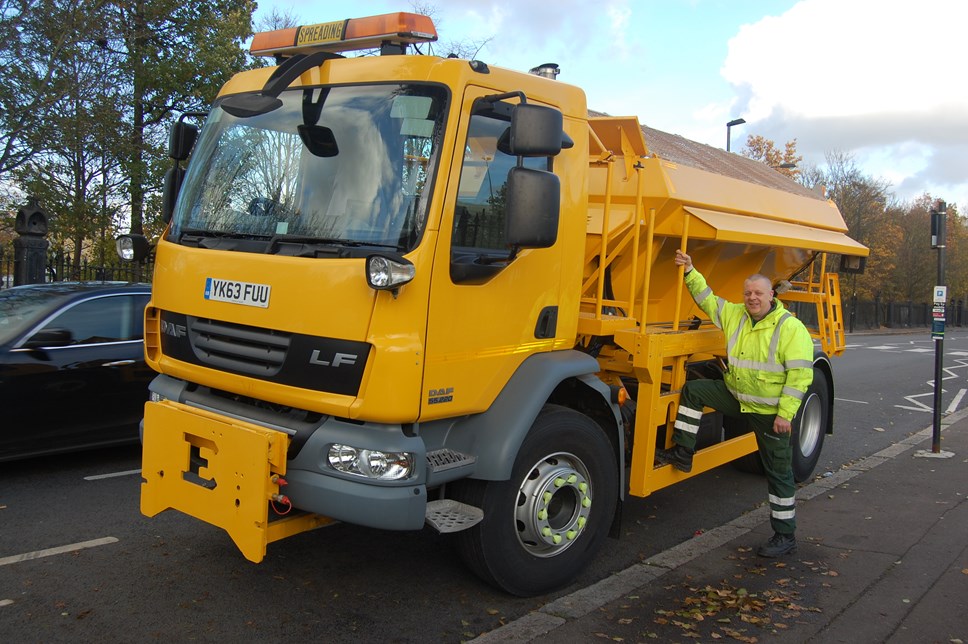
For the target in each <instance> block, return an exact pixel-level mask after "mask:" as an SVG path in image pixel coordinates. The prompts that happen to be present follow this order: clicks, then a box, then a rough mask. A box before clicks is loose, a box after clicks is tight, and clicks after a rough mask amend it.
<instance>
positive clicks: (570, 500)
mask: <svg viewBox="0 0 968 644" xmlns="http://www.w3.org/2000/svg"><path fill="white" fill-rule="evenodd" d="M618 494H619V492H618V465H617V461H616V457H615V452H614V450H613V449H612V444H611V442H609V440H608V437H607V436H606V435H605V433H604V432H603V431H602V428H601V427H599V426H598V424H597V423H595V422H594V421H593V420H591V419H590V418H588V417H587V416H584V415H582V414H580V413H578V412H576V411H573V410H571V409H567V408H564V407H558V406H551V405H549V406H546V407H545V408H544V410H542V412H541V413H540V414H539V415H538V417H537V418H536V419H535V421H534V424H533V425H532V426H531V429H530V430H529V432H528V435H527V436H526V437H525V439H524V442H523V443H522V445H521V449H520V450H519V451H518V455H517V457H516V458H515V461H514V467H513V468H512V472H511V479H510V480H508V481H479V480H465V481H460V482H459V484H456V485H452V487H451V495H450V496H452V497H453V498H456V499H457V500H459V501H462V502H464V503H468V504H470V505H474V506H476V507H479V508H481V509H482V510H483V511H484V519H483V520H482V521H481V522H480V523H478V524H477V525H475V526H474V527H472V528H469V529H467V530H464V531H462V532H458V533H457V534H456V535H455V536H456V539H457V550H458V552H459V554H460V556H461V558H462V559H463V560H464V562H465V563H466V564H467V565H468V567H469V568H470V569H471V570H473V571H474V572H475V573H476V574H477V575H478V576H479V577H481V578H482V579H484V580H485V581H487V582H488V583H490V584H493V585H495V586H497V587H498V588H501V589H503V590H504V591H506V592H508V593H511V594H512V595H518V596H521V597H530V596H534V595H540V594H544V593H547V592H550V591H552V590H555V589H557V588H560V587H562V586H564V585H566V584H567V583H569V582H571V581H572V580H573V579H574V578H575V576H576V575H577V574H578V573H579V572H580V571H581V570H582V568H584V567H585V565H587V564H588V563H589V562H590V561H591V560H592V558H593V557H594V556H595V554H596V553H597V551H598V548H599V546H600V545H601V542H602V539H603V538H604V537H605V535H606V534H607V533H608V530H609V527H610V525H611V522H612V518H613V516H614V514H615V508H616V503H617V501H618Z"/></svg>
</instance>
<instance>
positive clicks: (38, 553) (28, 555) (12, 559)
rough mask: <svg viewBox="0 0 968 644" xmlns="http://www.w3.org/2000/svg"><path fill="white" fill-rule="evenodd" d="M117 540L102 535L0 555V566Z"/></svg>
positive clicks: (103, 544) (102, 544)
mask: <svg viewBox="0 0 968 644" xmlns="http://www.w3.org/2000/svg"><path fill="white" fill-rule="evenodd" d="M117 542H118V540H117V538H115V537H102V538H100V539H92V540H91V541H81V542H80V543H72V544H70V545H66V546H58V547H56V548H47V549H46V550H34V551H33V552H25V553H23V554H19V555H11V556H9V557H0V566H6V565H8V564H14V563H20V562H21V561H31V560H33V559H41V558H43V557H51V556H53V555H62V554H64V553H66V552H74V551H75V550H83V549H84V548H96V547H97V546H106V545H108V544H111V543H117Z"/></svg>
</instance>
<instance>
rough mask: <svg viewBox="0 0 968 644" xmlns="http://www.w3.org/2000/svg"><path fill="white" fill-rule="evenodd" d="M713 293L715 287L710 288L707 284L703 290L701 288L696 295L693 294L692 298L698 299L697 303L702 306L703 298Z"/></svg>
mask: <svg viewBox="0 0 968 644" xmlns="http://www.w3.org/2000/svg"><path fill="white" fill-rule="evenodd" d="M712 294H713V289H711V288H709V287H708V286H707V287H706V288H704V289H703V290H701V291H699V292H698V293H696V294H695V295H693V296H692V299H694V300H695V301H696V304H699V305H700V306H701V305H702V302H703V300H705V299H706V298H707V297H709V296H710V295H712Z"/></svg>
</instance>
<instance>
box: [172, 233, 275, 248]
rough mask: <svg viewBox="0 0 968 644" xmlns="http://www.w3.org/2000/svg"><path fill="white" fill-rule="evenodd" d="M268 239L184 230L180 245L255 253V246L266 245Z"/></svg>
mask: <svg viewBox="0 0 968 644" xmlns="http://www.w3.org/2000/svg"><path fill="white" fill-rule="evenodd" d="M267 239H269V237H268V236H267V235H251V234H242V233H231V232H222V231H218V230H202V229H197V228H184V229H182V231H181V233H180V234H179V235H178V243H179V244H182V245H183V246H194V247H195V248H207V249H209V250H244V251H247V252H253V245H255V244H258V245H262V244H265V242H266V240H267Z"/></svg>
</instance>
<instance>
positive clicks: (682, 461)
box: [655, 445, 692, 472]
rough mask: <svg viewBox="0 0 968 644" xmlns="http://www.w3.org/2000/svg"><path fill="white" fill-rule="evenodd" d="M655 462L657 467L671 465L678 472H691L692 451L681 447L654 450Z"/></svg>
mask: <svg viewBox="0 0 968 644" xmlns="http://www.w3.org/2000/svg"><path fill="white" fill-rule="evenodd" d="M655 461H656V463H658V464H659V465H671V466H673V467H674V468H676V469H677V470H679V471H680V472H691V471H692V451H690V450H688V449H686V448H685V447H683V446H682V445H673V446H672V447H670V448H669V449H657V450H655Z"/></svg>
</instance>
